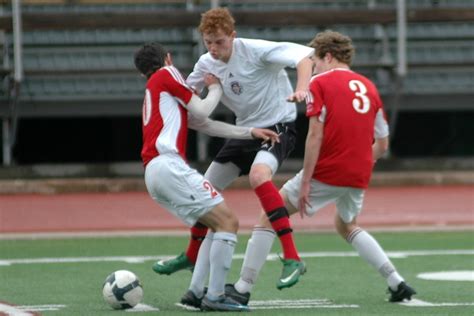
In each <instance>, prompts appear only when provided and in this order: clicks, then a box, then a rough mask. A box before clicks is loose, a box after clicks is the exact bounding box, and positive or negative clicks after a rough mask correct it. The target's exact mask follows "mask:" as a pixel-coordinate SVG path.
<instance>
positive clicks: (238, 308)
mask: <svg viewBox="0 0 474 316" xmlns="http://www.w3.org/2000/svg"><path fill="white" fill-rule="evenodd" d="M201 310H203V311H215V312H248V311H250V309H249V307H248V306H246V305H242V304H240V303H239V302H237V301H235V300H234V299H232V298H230V297H228V296H226V295H221V296H219V298H218V299H217V300H210V299H209V298H208V297H207V295H206V296H204V298H203V299H202V302H201Z"/></svg>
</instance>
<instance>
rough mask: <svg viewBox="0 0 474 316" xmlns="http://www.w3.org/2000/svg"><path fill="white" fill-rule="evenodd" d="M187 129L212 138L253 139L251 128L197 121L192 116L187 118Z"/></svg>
mask: <svg viewBox="0 0 474 316" xmlns="http://www.w3.org/2000/svg"><path fill="white" fill-rule="evenodd" d="M188 127H189V128H192V129H194V130H197V131H201V132H203V133H205V134H207V135H209V136H214V137H222V138H235V139H253V136H252V128H251V127H244V126H235V125H232V124H227V123H224V122H219V121H214V120H211V119H209V118H205V119H199V118H196V117H194V116H193V115H189V116H188Z"/></svg>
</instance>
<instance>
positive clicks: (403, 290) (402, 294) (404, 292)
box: [388, 282, 416, 302]
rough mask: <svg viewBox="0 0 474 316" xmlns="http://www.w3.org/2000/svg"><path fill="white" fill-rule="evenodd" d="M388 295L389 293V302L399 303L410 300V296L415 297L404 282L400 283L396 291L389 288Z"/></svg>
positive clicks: (411, 289) (413, 291)
mask: <svg viewBox="0 0 474 316" xmlns="http://www.w3.org/2000/svg"><path fill="white" fill-rule="evenodd" d="M388 293H390V297H389V299H388V300H389V302H401V301H403V300H404V299H407V300H411V296H412V295H415V294H416V291H415V289H414V288H412V287H411V286H409V285H408V284H406V283H405V282H400V284H398V287H397V290H396V291H394V290H392V289H391V288H390V287H389V288H388Z"/></svg>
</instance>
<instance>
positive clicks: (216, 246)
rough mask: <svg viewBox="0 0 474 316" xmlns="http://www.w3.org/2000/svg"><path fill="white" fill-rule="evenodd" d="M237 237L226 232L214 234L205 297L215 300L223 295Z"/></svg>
mask: <svg viewBox="0 0 474 316" xmlns="http://www.w3.org/2000/svg"><path fill="white" fill-rule="evenodd" d="M236 243H237V235H236V234H233V233H227V232H217V233H214V240H213V241H212V245H211V251H210V252H209V260H210V274H209V288H208V290H207V297H209V299H211V300H213V299H214V300H215V299H217V298H218V297H219V296H220V295H223V294H224V286H225V281H226V278H227V274H228V273H229V270H230V266H231V263H232V256H233V255H234V249H235V244H236Z"/></svg>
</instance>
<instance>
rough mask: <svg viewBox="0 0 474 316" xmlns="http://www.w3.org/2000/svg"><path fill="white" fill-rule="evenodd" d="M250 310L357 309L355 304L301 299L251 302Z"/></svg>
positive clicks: (324, 299)
mask: <svg viewBox="0 0 474 316" xmlns="http://www.w3.org/2000/svg"><path fill="white" fill-rule="evenodd" d="M249 307H250V309H251V310H256V309H280V308H289V309H296V308H298V309H301V308H358V307H359V305H355V304H333V303H332V302H331V300H329V299H326V298H323V299H303V300H268V301H251V302H250V304H249Z"/></svg>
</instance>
